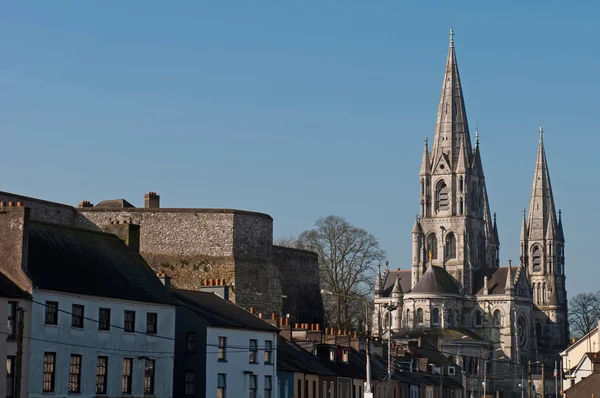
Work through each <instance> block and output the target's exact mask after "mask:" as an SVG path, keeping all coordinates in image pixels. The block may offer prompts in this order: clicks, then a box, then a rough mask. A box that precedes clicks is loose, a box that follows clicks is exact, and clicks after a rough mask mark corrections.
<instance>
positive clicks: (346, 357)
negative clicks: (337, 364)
mask: <svg viewBox="0 0 600 398" xmlns="http://www.w3.org/2000/svg"><path fill="white" fill-rule="evenodd" d="M349 361H350V351H348V350H346V349H344V350H342V362H345V363H348V362H349Z"/></svg>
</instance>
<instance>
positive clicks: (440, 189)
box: [435, 180, 450, 211]
mask: <svg viewBox="0 0 600 398" xmlns="http://www.w3.org/2000/svg"><path fill="white" fill-rule="evenodd" d="M435 203H436V210H437V211H445V210H448V209H449V208H450V196H449V194H448V185H446V183H445V182H444V181H443V180H442V181H440V182H438V184H437V187H436V190H435Z"/></svg>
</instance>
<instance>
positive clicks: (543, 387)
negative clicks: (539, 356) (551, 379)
mask: <svg viewBox="0 0 600 398" xmlns="http://www.w3.org/2000/svg"><path fill="white" fill-rule="evenodd" d="M545 394H546V360H545V359H544V361H542V397H544V395H545Z"/></svg>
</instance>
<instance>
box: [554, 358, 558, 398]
mask: <svg viewBox="0 0 600 398" xmlns="http://www.w3.org/2000/svg"><path fill="white" fill-rule="evenodd" d="M554 398H558V361H554Z"/></svg>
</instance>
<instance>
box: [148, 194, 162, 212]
mask: <svg viewBox="0 0 600 398" xmlns="http://www.w3.org/2000/svg"><path fill="white" fill-rule="evenodd" d="M144 208H146V209H159V208H160V195H157V194H156V192H152V191H150V192H148V193H147V194H146V195H144Z"/></svg>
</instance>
